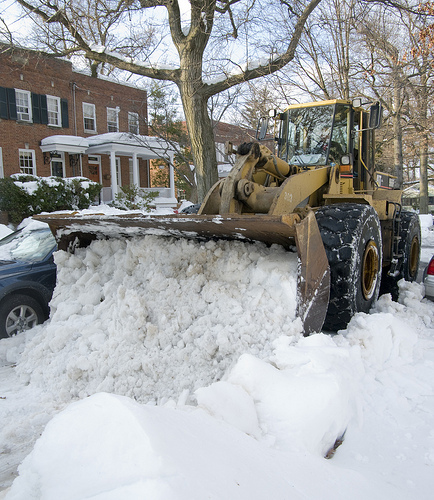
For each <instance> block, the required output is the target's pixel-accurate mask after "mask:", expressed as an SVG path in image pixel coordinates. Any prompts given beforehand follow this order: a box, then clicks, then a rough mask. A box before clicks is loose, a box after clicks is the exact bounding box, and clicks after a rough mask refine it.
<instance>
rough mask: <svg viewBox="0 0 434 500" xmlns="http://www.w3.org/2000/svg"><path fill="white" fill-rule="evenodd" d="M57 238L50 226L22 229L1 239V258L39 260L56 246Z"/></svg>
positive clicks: (25, 260) (23, 260)
mask: <svg viewBox="0 0 434 500" xmlns="http://www.w3.org/2000/svg"><path fill="white" fill-rule="evenodd" d="M55 245H56V240H55V239H54V236H53V234H52V233H51V231H50V229H49V228H41V229H35V230H26V229H25V228H24V229H21V230H19V231H16V232H15V233H11V234H9V235H8V236H6V237H5V238H3V239H2V240H0V260H3V261H19V262H38V261H40V260H43V259H44V258H45V257H46V256H47V255H48V254H49V252H51V250H52V249H53V248H54V247H55Z"/></svg>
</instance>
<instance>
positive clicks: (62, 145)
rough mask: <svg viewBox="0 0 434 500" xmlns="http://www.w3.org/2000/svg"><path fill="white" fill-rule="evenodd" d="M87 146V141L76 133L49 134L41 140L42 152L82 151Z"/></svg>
mask: <svg viewBox="0 0 434 500" xmlns="http://www.w3.org/2000/svg"><path fill="white" fill-rule="evenodd" d="M88 147H89V141H88V140H87V139H86V138H84V137H79V136H76V135H51V136H49V137H45V138H44V139H42V140H41V149H42V152H43V153H45V152H48V151H54V150H55V151H61V152H62V151H63V152H67V153H82V154H84V152H85V151H86V149H87V148H88Z"/></svg>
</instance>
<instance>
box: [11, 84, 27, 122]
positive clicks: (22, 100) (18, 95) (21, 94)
mask: <svg viewBox="0 0 434 500" xmlns="http://www.w3.org/2000/svg"><path fill="white" fill-rule="evenodd" d="M15 100H16V105H17V116H18V120H23V121H26V122H29V121H31V111H30V92H27V91H25V90H15Z"/></svg>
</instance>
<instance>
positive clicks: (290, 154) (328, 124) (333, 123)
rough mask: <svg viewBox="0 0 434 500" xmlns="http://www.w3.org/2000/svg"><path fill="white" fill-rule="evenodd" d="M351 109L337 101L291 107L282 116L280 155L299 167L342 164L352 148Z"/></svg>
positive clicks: (279, 143)
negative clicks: (341, 160) (342, 158)
mask: <svg viewBox="0 0 434 500" xmlns="http://www.w3.org/2000/svg"><path fill="white" fill-rule="evenodd" d="M351 111H352V109H351V106H350V105H349V104H348V103H343V102H338V101H326V102H325V103H311V104H309V105H295V106H290V107H289V108H288V109H287V110H286V111H285V112H284V113H281V114H280V116H279V118H280V120H281V122H280V132H279V138H278V156H279V157H280V158H282V160H284V161H286V162H287V163H289V164H290V165H297V166H300V167H315V166H323V165H330V164H334V163H340V159H341V157H342V156H344V155H347V154H348V153H349V151H350V149H351V147H352V144H351V142H352V135H351V130H352V121H353V117H352V112H351Z"/></svg>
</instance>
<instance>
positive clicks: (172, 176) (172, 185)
mask: <svg viewBox="0 0 434 500" xmlns="http://www.w3.org/2000/svg"><path fill="white" fill-rule="evenodd" d="M173 157H174V155H173V154H172V155H170V165H169V188H170V197H171V198H175V171H174V169H173Z"/></svg>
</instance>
